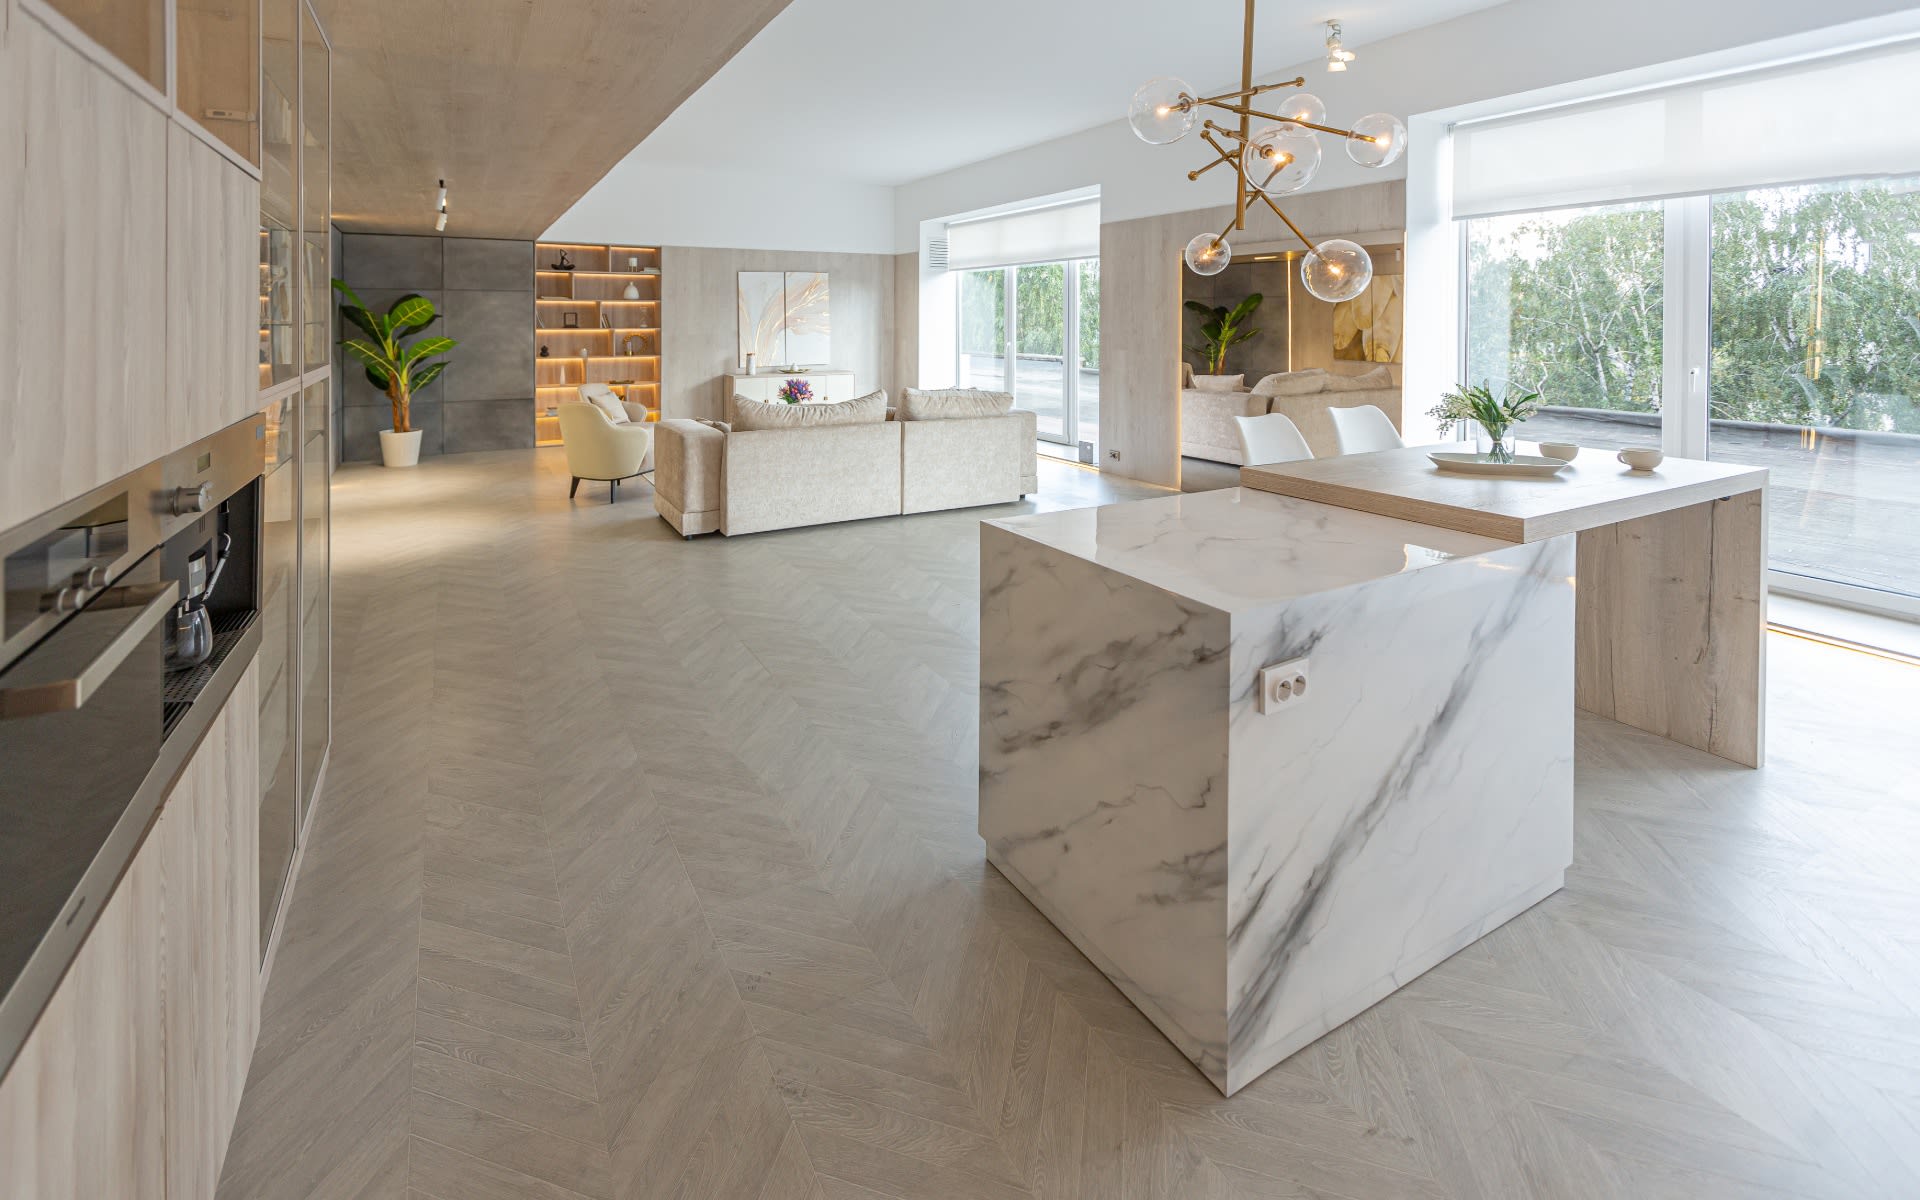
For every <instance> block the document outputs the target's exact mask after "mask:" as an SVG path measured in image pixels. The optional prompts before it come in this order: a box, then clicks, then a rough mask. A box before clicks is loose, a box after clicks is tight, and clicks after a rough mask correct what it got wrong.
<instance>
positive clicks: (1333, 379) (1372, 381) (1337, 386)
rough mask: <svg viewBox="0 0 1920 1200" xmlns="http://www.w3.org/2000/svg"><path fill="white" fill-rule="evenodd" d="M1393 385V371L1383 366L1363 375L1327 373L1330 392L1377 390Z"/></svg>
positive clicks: (1383, 389)
mask: <svg viewBox="0 0 1920 1200" xmlns="http://www.w3.org/2000/svg"><path fill="white" fill-rule="evenodd" d="M1392 387H1393V372H1392V371H1389V370H1388V369H1387V368H1386V367H1384V366H1379V367H1375V368H1374V369H1373V370H1371V371H1368V372H1367V373H1366V374H1364V375H1329V376H1327V390H1328V391H1330V392H1378V391H1385V390H1387V389H1390V388H1392Z"/></svg>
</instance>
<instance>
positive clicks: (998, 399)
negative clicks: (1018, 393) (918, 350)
mask: <svg viewBox="0 0 1920 1200" xmlns="http://www.w3.org/2000/svg"><path fill="white" fill-rule="evenodd" d="M1012 411H1013V395H1012V393H1010V392H989V391H983V390H982V389H980V388H939V389H936V390H933V391H921V390H920V389H919V388H908V389H907V390H906V394H905V395H903V396H901V397H900V411H899V413H898V416H899V418H900V419H901V420H902V421H960V420H965V419H966V418H968V417H997V416H1000V415H1002V414H1004V413H1010V412H1012Z"/></svg>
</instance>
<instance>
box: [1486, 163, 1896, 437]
mask: <svg viewBox="0 0 1920 1200" xmlns="http://www.w3.org/2000/svg"><path fill="white" fill-rule="evenodd" d="M1712 227H1713V232H1712V264H1711V272H1712V317H1711V320H1712V343H1713V347H1712V363H1711V372H1712V378H1711V380H1710V386H1711V394H1712V398H1713V417H1714V419H1716V420H1738V421H1759V422H1770V423H1779V424H1790V425H1802V424H1805V425H1815V426H1839V427H1844V428H1853V429H1877V430H1886V431H1899V432H1906V433H1920V405H1916V403H1915V399H1916V398H1920V191H1915V190H1909V189H1908V188H1907V187H1895V186H1888V185H1886V184H1884V183H1874V184H1867V185H1862V186H1859V187H1795V188H1774V189H1766V190H1762V191H1755V192H1748V193H1742V194H1738V195H1731V196H1723V197H1717V198H1715V200H1714V201H1713V220H1712ZM1664 233H1665V231H1664V218H1663V215H1662V212H1661V209H1660V207H1659V206H1657V205H1656V206H1640V207H1623V208H1613V209H1600V210H1589V211H1585V212H1579V213H1572V214H1565V213H1543V214H1534V215H1529V216H1526V217H1522V218H1509V219H1501V218H1494V219H1491V220H1486V221H1474V222H1472V223H1471V224H1470V226H1469V234H1468V270H1469V275H1468V281H1469V282H1468V289H1469V297H1468V301H1469V305H1470V309H1471V313H1472V317H1471V320H1470V321H1469V325H1468V347H1467V377H1468V378H1470V379H1475V380H1479V379H1491V380H1494V381H1495V382H1499V383H1511V384H1513V385H1514V386H1516V387H1519V388H1524V389H1526V390H1528V391H1538V392H1540V393H1541V400H1542V403H1544V404H1548V405H1553V406H1556V407H1574V408H1601V409H1616V410H1629V411H1638V412H1653V411H1658V410H1659V408H1660V406H1661V402H1662V396H1661V389H1662V379H1661V358H1662V353H1661V351H1662V347H1661V337H1662V329H1663V325H1662V309H1663V301H1662V297H1663V293H1664V272H1665V252H1664Z"/></svg>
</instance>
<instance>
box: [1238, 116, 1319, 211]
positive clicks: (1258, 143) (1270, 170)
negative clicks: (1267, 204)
mask: <svg viewBox="0 0 1920 1200" xmlns="http://www.w3.org/2000/svg"><path fill="white" fill-rule="evenodd" d="M1240 162H1241V164H1242V165H1243V166H1244V167H1245V168H1246V172H1247V186H1248V187H1250V188H1252V189H1253V190H1254V191H1256V192H1265V193H1266V194H1267V195H1269V196H1284V195H1286V194H1287V193H1288V192H1297V191H1299V190H1300V189H1301V188H1303V187H1305V186H1307V184H1308V183H1309V182H1311V181H1312V179H1313V175H1314V172H1315V171H1318V170H1319V169H1320V139H1319V138H1317V137H1315V136H1313V134H1312V133H1311V132H1310V131H1308V130H1305V129H1302V128H1300V127H1299V126H1298V125H1269V126H1267V127H1266V128H1264V129H1262V130H1260V131H1259V132H1257V133H1255V134H1254V135H1253V136H1252V137H1250V138H1248V139H1247V148H1246V149H1245V150H1243V151H1241V154H1240Z"/></svg>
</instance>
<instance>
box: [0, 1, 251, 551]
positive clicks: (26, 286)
mask: <svg viewBox="0 0 1920 1200" xmlns="http://www.w3.org/2000/svg"><path fill="white" fill-rule="evenodd" d="M168 124H169V122H168V121H167V118H166V116H165V115H164V114H162V113H161V112H160V110H158V109H156V108H155V107H154V106H153V105H151V104H149V103H147V101H145V100H143V99H141V98H140V97H139V96H136V95H135V94H134V93H133V92H132V91H131V90H130V89H129V88H128V87H127V86H126V85H125V84H123V83H121V82H120V81H119V80H117V79H115V78H113V77H112V76H111V75H109V74H107V73H106V72H105V71H102V70H101V69H99V68H98V67H96V66H94V65H93V64H92V63H90V62H88V61H87V60H86V59H85V58H84V57H83V56H82V55H81V54H80V53H79V51H77V50H74V49H73V48H72V47H70V46H68V45H67V44H66V43H64V42H62V41H60V40H59V39H58V38H56V37H54V36H53V35H52V34H51V33H48V32H47V31H46V29H45V28H44V27H42V26H41V25H40V23H39V22H37V21H34V20H31V19H29V18H27V17H26V16H24V15H23V14H21V13H17V12H16V13H15V14H14V17H13V22H12V26H11V28H10V29H8V30H7V32H6V34H5V36H4V37H0V152H4V155H5V159H6V167H5V169H4V170H0V529H5V528H10V527H12V526H14V525H17V524H19V523H20V522H21V521H24V520H26V519H27V518H28V517H31V516H33V515H35V514H36V513H41V512H45V511H46V510H47V509H49V508H52V507H54V506H55V505H56V504H59V503H60V502H61V501H63V500H68V499H71V498H72V497H74V496H77V495H79V494H80V493H82V492H84V491H86V490H87V489H88V488H92V487H97V486H99V485H100V484H103V483H105V482H107V481H108V480H110V479H113V478H115V477H117V476H119V475H123V474H125V473H126V472H128V471H131V470H133V469H134V468H135V467H138V466H141V465H143V464H145V463H149V462H152V461H153V460H154V459H156V458H158V457H160V456H161V455H162V454H165V453H167V452H168V451H170V450H173V449H174V448H175V447H177V446H179V445H180V443H181V440H182V439H180V438H178V437H173V436H169V431H168V430H167V428H166V422H165V419H164V416H165V414H164V412H163V404H162V399H161V394H160V393H161V386H162V384H161V380H162V376H163V367H164V364H165V361H166V349H167V347H166V310H167V296H166V288H165V286H164V281H165V275H166V259H167V244H166V215H167V141H168V132H167V126H168ZM209 153H211V151H209ZM234 170H235V173H236V174H238V173H239V172H238V168H234ZM250 246H251V243H249V244H248V246H246V247H241V250H242V252H244V251H245V250H246V249H249V248H250ZM254 336H255V337H256V338H257V337H258V336H259V335H258V334H257V333H256V334H255V335H254ZM236 419H237V418H236ZM209 432H210V431H209Z"/></svg>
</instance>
